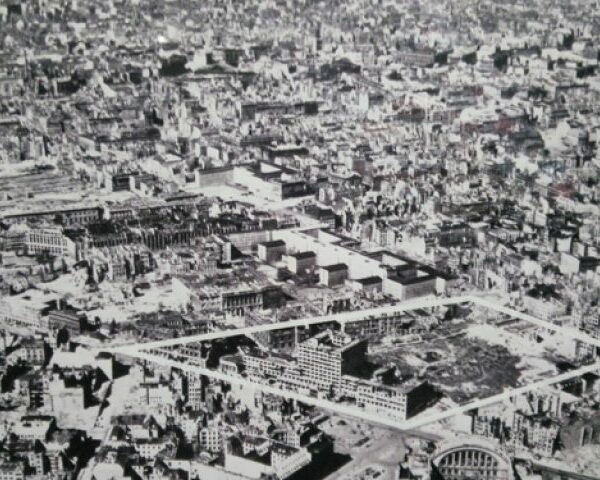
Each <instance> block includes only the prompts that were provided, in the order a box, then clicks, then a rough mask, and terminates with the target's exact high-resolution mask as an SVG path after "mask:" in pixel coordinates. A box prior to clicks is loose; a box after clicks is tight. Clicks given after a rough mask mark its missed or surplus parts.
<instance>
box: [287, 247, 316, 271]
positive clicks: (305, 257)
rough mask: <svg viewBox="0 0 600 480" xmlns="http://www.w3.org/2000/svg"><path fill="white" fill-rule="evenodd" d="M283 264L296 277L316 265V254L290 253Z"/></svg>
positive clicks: (308, 252)
mask: <svg viewBox="0 0 600 480" xmlns="http://www.w3.org/2000/svg"><path fill="white" fill-rule="evenodd" d="M285 262H286V265H287V268H288V270H289V271H290V272H292V273H294V274H296V275H298V274H299V273H304V272H306V271H307V270H310V269H312V268H314V267H315V266H316V265H317V254H316V253H315V252H311V251H307V252H299V253H292V254H290V255H287V256H286V257H285Z"/></svg>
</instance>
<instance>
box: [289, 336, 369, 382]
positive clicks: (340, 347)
mask: <svg viewBox="0 0 600 480" xmlns="http://www.w3.org/2000/svg"><path fill="white" fill-rule="evenodd" d="M366 353H367V340H352V337H350V336H349V335H345V334H343V333H340V332H335V331H332V330H325V331H324V332H321V333H320V334H318V335H316V336H314V337H312V338H309V339H308V340H306V341H304V342H302V343H301V344H299V345H298V348H297V355H298V367H299V368H300V369H301V371H302V372H303V373H304V375H305V376H306V378H307V380H308V381H309V382H310V383H312V384H313V385H314V387H315V388H318V389H319V390H324V391H328V390H330V389H332V388H334V389H336V388H339V387H340V384H341V381H342V376H343V375H354V374H355V373H356V371H357V370H359V369H360V368H361V366H362V365H364V363H365V362H366V358H365V357H366Z"/></svg>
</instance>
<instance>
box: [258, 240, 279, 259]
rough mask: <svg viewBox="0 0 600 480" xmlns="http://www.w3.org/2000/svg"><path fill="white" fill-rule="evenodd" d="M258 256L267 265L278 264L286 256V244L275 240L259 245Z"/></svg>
mask: <svg viewBox="0 0 600 480" xmlns="http://www.w3.org/2000/svg"><path fill="white" fill-rule="evenodd" d="M257 255H258V258H260V259H261V260H262V261H263V262H265V263H273V262H278V261H279V260H281V257H282V256H283V255H285V242H284V241H283V240H273V241H271V242H262V243H259V244H258V250H257Z"/></svg>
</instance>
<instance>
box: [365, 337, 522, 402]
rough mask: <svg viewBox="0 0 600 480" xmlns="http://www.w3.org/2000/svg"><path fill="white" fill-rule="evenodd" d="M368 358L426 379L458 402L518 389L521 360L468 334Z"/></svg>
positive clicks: (499, 347)
mask: <svg viewBox="0 0 600 480" xmlns="http://www.w3.org/2000/svg"><path fill="white" fill-rule="evenodd" d="M371 359H372V360H373V361H374V362H375V363H379V364H385V363H389V362H392V363H394V364H396V365H397V366H398V368H399V369H400V370H401V371H402V372H403V374H406V375H412V376H417V377H419V378H424V379H427V380H429V381H430V382H431V383H433V384H434V385H436V386H438V387H439V388H440V389H441V390H442V391H443V392H444V393H446V394H447V395H448V396H449V397H450V398H452V399H453V400H454V401H456V402H458V403H464V402H466V401H468V400H471V399H473V398H475V397H487V396H490V395H494V394H496V393H500V392H502V391H503V390H504V388H505V387H514V386H517V385H518V380H519V378H520V376H521V372H520V369H519V367H518V365H519V363H520V361H521V358H520V357H518V356H515V355H512V354H511V353H510V352H509V350H508V349H507V348H506V347H504V346H502V345H497V344H493V343H489V342H487V341H485V340H482V339H479V338H473V337H469V336H467V335H459V336H455V337H453V338H445V339H441V340H432V341H427V342H423V343H418V344H411V345H404V346H395V347H392V348H390V349H389V350H386V351H378V352H377V353H375V354H372V355H371Z"/></svg>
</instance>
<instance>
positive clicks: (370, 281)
mask: <svg viewBox="0 0 600 480" xmlns="http://www.w3.org/2000/svg"><path fill="white" fill-rule="evenodd" d="M346 283H347V284H348V286H349V287H350V288H351V289H352V290H354V291H355V292H361V293H365V294H374V293H380V292H381V291H382V290H383V280H382V279H381V277H378V276H376V275H373V276H370V277H363V278H354V279H351V280H348V281H347V282H346Z"/></svg>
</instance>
